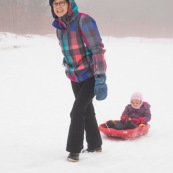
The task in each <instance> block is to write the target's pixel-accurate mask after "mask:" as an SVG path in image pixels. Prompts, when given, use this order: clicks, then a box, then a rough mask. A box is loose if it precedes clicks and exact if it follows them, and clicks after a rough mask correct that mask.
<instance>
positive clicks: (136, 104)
mask: <svg viewBox="0 0 173 173" xmlns="http://www.w3.org/2000/svg"><path fill="white" fill-rule="evenodd" d="M141 103H142V101H141V100H131V104H132V106H133V107H134V108H139V107H140V106H141Z"/></svg>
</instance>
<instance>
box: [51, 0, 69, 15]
mask: <svg viewBox="0 0 173 173" xmlns="http://www.w3.org/2000/svg"><path fill="white" fill-rule="evenodd" d="M52 5H53V10H54V13H55V14H56V16H58V17H62V16H64V14H66V13H67V12H68V8H69V4H68V3H67V2H66V1H65V0H54V2H53V4H52Z"/></svg>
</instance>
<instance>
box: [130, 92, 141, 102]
mask: <svg viewBox="0 0 173 173" xmlns="http://www.w3.org/2000/svg"><path fill="white" fill-rule="evenodd" d="M131 100H140V101H143V96H142V94H141V93H140V92H135V93H133V94H132V96H131Z"/></svg>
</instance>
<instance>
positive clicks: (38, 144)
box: [0, 33, 173, 173]
mask: <svg viewBox="0 0 173 173" xmlns="http://www.w3.org/2000/svg"><path fill="white" fill-rule="evenodd" d="M103 42H104V45H105V48H106V54H105V57H106V61H107V65H108V68H107V84H108V97H107V99H106V100H104V101H96V100H95V99H94V105H95V110H96V116H97V120H98V124H101V123H103V122H105V121H107V120H110V119H119V117H120V115H121V113H122V111H123V110H124V108H125V106H126V105H127V104H128V103H129V100H130V96H131V94H132V93H133V92H134V91H140V92H142V93H143V96H144V100H145V101H147V102H148V103H150V105H151V113H152V119H151V121H150V125H151V128H150V130H149V133H148V134H146V135H144V136H142V137H140V138H137V139H135V140H119V139H115V138H109V137H107V136H105V135H104V134H102V133H101V135H102V139H103V146H102V147H103V152H101V153H84V154H80V161H79V162H77V163H71V162H68V161H67V160H66V158H67V155H68V153H67V152H66V150H65V149H66V140H67V134H68V128H69V123H70V116H69V113H70V111H71V108H72V105H73V101H74V96H73V93H72V90H71V85H70V81H69V79H67V78H66V76H65V73H64V67H63V66H62V59H63V55H62V53H61V50H60V47H59V44H58V40H57V38H56V36H55V35H51V36H50V35H49V36H38V35H15V34H12V33H0V172H1V173H39V172H40V173H57V172H58V173H88V172H99V173H106V172H109V173H114V172H117V173H137V172H140V173H153V172H157V173H163V172H165V173H171V172H172V170H173V131H172V128H173V127H172V120H173V115H172V113H173V112H172V99H173V90H172V89H173V82H172V79H173V77H172V76H173V39H163V38H155V39H147V38H133V37H129V38H113V37H109V36H105V37H103ZM84 145H85V148H86V147H87V145H86V142H84Z"/></svg>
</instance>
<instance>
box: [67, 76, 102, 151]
mask: <svg viewBox="0 0 173 173" xmlns="http://www.w3.org/2000/svg"><path fill="white" fill-rule="evenodd" d="M71 84H72V89H73V92H74V95H75V101H74V104H73V108H72V110H71V113H70V117H71V122H70V127H69V133H68V139H67V147H66V150H67V151H68V152H72V153H80V152H81V150H82V149H83V140H84V132H86V141H87V145H88V146H87V147H88V148H89V149H96V148H99V147H101V145H102V139H101V135H100V132H99V129H98V124H97V120H96V117H95V111H94V106H93V103H92V101H93V98H94V96H95V95H94V85H95V79H94V77H92V78H89V79H87V80H85V81H83V82H81V83H76V82H71Z"/></svg>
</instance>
